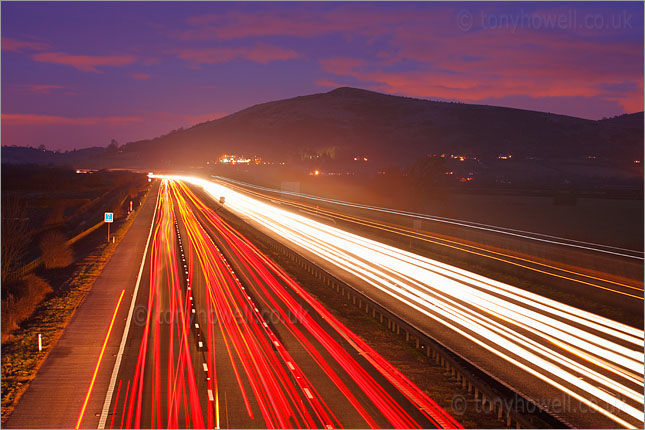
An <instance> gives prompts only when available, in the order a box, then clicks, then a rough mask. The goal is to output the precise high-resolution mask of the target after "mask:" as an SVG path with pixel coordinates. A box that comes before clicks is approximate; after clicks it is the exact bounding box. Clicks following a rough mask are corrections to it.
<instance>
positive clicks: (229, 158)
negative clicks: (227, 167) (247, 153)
mask: <svg viewBox="0 0 645 430" xmlns="http://www.w3.org/2000/svg"><path fill="white" fill-rule="evenodd" d="M218 161H219V162H220V163H222V164H251V163H253V164H263V162H262V159H261V158H260V157H253V158H246V157H241V156H238V155H233V154H223V155H222V156H221V157H219V160H218Z"/></svg>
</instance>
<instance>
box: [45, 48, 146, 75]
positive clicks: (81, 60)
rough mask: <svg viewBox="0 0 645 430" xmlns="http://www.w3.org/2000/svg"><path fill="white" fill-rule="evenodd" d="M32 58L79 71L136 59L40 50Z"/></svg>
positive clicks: (95, 69) (131, 61)
mask: <svg viewBox="0 0 645 430" xmlns="http://www.w3.org/2000/svg"><path fill="white" fill-rule="evenodd" d="M32 59H33V60H35V61H39V62H42V63H52V64H61V65H64V66H71V67H74V68H75V69H76V70H80V71H81V72H94V73H100V72H101V71H100V70H99V69H98V67H102V66H108V67H123V66H127V65H128V64H132V63H134V62H135V61H136V60H137V57H135V56H133V55H119V56H92V55H72V54H66V53H64V52H41V53H38V54H34V55H33V56H32Z"/></svg>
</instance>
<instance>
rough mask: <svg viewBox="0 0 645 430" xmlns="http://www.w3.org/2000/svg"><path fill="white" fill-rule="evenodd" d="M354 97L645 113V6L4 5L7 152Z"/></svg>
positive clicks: (84, 143) (145, 134)
mask: <svg viewBox="0 0 645 430" xmlns="http://www.w3.org/2000/svg"><path fill="white" fill-rule="evenodd" d="M338 86H353V87H359V88H365V89H370V90H375V91H380V92H385V93H390V94H397V95H404V96H410V97H419V98H430V99H439V100H460V101H463V102H467V103H480V104H492V105H499V106H510V107H517V108H524V109H532V110H540V111H548V112H555V113H562V114H567V115H573V116H579V117H583V118H590V119H600V118H602V117H604V116H613V115H617V114H621V113H625V112H629V113H631V112H636V111H641V110H643V3H642V2H634V3H615V2H614V3H612V2H608V3H457V2H455V3H419V2H415V3H403V4H402V3H396V4H395V3H341V2H333V3H332V2H330V3H295V2H293V3H208V2H195V3H169V2H163V3H155V2H131V3H123V2H119V3H112V2H97V3H80V2H60V3H53V2H49V3H36V2H15V3H14V2H4V1H3V2H2V144H3V145H33V146H38V145H40V144H45V145H46V146H47V147H48V148H50V149H72V148H82V147H88V146H106V145H107V144H108V143H109V142H110V139H112V138H115V139H117V140H118V141H119V142H120V143H125V142H128V141H132V140H137V139H142V138H149V137H155V136H158V135H161V134H165V133H166V132H168V131H170V130H172V129H175V128H178V127H180V126H184V127H186V126H190V125H193V124H196V123H199V122H203V121H206V120H209V119H214V118H217V117H221V116H224V115H226V114H229V113H233V112H235V111H237V110H240V109H243V108H245V107H248V106H250V105H253V104H256V103H261V102H265V101H270V100H276V99H282V98H288V97H294V96H298V95H304V94H311V93H317V92H326V91H329V90H331V89H333V88H335V87H338Z"/></svg>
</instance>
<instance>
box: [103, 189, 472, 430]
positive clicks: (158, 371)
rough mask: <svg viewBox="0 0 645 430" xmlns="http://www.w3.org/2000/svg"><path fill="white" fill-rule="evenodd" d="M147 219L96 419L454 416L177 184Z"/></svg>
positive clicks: (409, 421) (200, 421)
mask: <svg viewBox="0 0 645 430" xmlns="http://www.w3.org/2000/svg"><path fill="white" fill-rule="evenodd" d="M209 203H210V202H209ZM153 222H154V224H153V229H152V233H151V237H150V243H149V246H150V251H149V254H148V256H147V258H146V259H145V260H144V263H143V264H144V265H143V270H142V277H141V278H140V283H138V287H137V289H136V290H135V293H134V299H133V300H134V302H133V305H132V311H133V312H132V313H131V315H132V317H131V320H129V324H127V325H126V327H125V331H124V335H123V341H122V345H121V348H120V352H119V354H118V356H117V359H116V363H115V366H114V369H113V371H112V375H113V377H112V379H111V381H110V386H109V387H108V392H107V396H106V399H105V404H104V407H103V413H102V414H101V417H100V421H99V427H101V428H108V427H109V428H142V427H143V428H160V427H175V428H177V427H179V428H203V427H209V428H214V427H215V428H293V427H304V428H340V427H354V428H368V427H369V428H377V427H388V428H459V427H460V425H459V423H458V422H457V421H456V420H454V418H452V417H451V416H450V415H449V414H447V413H446V412H445V411H444V410H443V409H442V408H441V407H439V406H438V405H437V404H436V403H435V402H434V401H433V400H432V399H430V398H429V397H428V396H427V395H426V394H425V393H424V392H423V391H422V390H420V389H419V388H418V387H417V386H416V385H414V384H413V383H412V382H411V381H410V380H408V379H407V378H406V377H405V376H404V375H403V374H401V373H400V372H399V371H398V370H397V369H396V368H394V367H393V366H392V365H391V364H390V363H389V362H387V361H386V360H384V359H383V358H382V357H381V356H380V355H379V354H378V353H376V352H375V351H374V350H373V349H372V348H370V347H369V346H368V345H367V344H366V343H365V342H364V341H363V340H362V339H360V338H359V337H358V336H356V335H355V334H354V333H352V332H351V331H350V330H349V329H347V328H346V327H345V326H344V325H343V324H341V323H340V322H339V321H338V320H337V319H336V318H335V317H334V316H333V315H331V314H330V313H329V312H328V311H327V310H325V308H324V307H323V306H322V305H321V304H320V303H318V302H317V300H316V299H315V298H313V297H312V296H311V295H309V294H308V293H307V292H306V291H305V290H304V289H303V288H302V287H301V286H300V285H298V284H297V283H296V282H294V281H293V280H292V279H291V278H290V277H289V276H288V275H287V274H286V273H284V272H283V271H282V270H281V269H280V268H279V267H278V266H276V265H275V264H274V263H273V262H271V261H270V260H269V259H267V258H266V257H265V256H264V255H263V254H262V253H261V252H260V251H259V250H258V249H257V248H255V247H254V246H253V244H251V243H250V242H248V241H247V240H246V239H245V238H244V237H242V236H241V235H240V234H239V233H238V232H236V231H235V230H234V229H232V228H231V227H230V226H228V225H227V224H226V223H224V222H223V221H222V220H221V218H219V216H218V215H217V214H216V212H215V211H214V210H212V209H211V208H210V207H209V205H207V204H205V203H204V202H202V201H200V199H199V198H198V197H197V196H196V195H195V194H193V192H192V191H191V190H190V189H188V188H187V187H186V185H185V184H183V183H181V182H178V181H172V180H166V179H164V180H163V181H162V184H161V190H160V197H159V200H158V203H157V209H156V216H155V219H154V221H153ZM97 395H98V394H97Z"/></svg>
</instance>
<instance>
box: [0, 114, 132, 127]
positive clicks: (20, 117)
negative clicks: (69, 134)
mask: <svg viewBox="0 0 645 430" xmlns="http://www.w3.org/2000/svg"><path fill="white" fill-rule="evenodd" d="M142 120H143V119H142V118H141V117H138V116H107V117H80V118H74V117H67V116H55V115H37V114H22V113H3V114H2V122H3V123H4V125H97V124H128V123H133V122H140V121H142Z"/></svg>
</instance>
